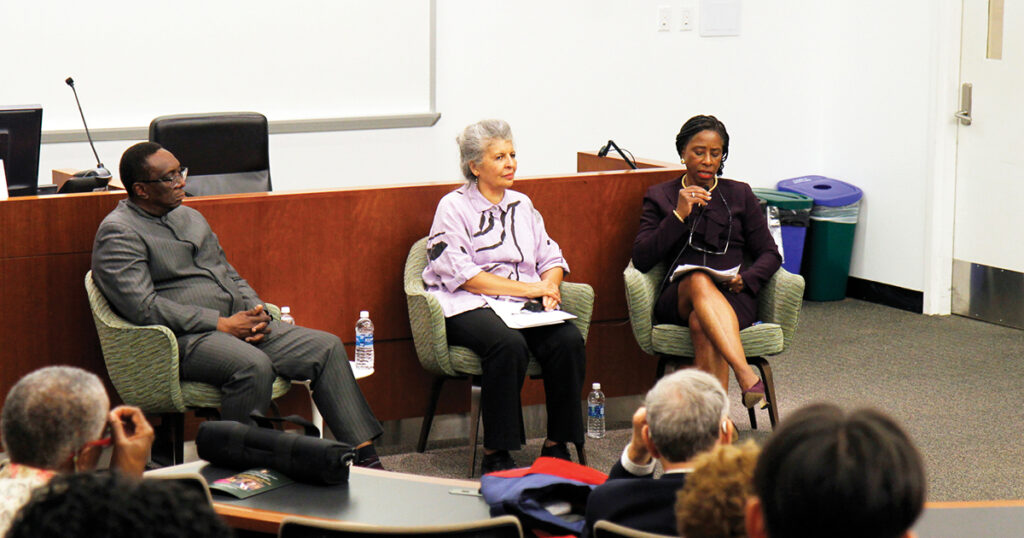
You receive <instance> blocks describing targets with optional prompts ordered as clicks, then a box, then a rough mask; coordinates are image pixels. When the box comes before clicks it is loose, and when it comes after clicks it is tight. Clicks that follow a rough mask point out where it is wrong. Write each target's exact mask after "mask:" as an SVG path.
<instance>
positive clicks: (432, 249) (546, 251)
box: [423, 183, 569, 318]
mask: <svg viewBox="0 0 1024 538" xmlns="http://www.w3.org/2000/svg"><path fill="white" fill-rule="evenodd" d="M427 258H428V262H427V268H426V269H424V270H423V282H424V284H426V286H427V290H428V291H430V292H431V293H433V294H434V295H435V296H436V297H437V299H438V301H439V302H440V303H441V309H442V310H443V311H444V316H445V317H446V318H450V317H452V316H454V315H456V314H461V313H463V312H467V311H469V310H473V309H475V308H480V307H482V306H484V305H486V304H487V303H486V301H484V298H483V296H482V295H479V294H476V293H470V292H468V291H466V290H463V289H459V286H461V285H462V284H463V283H465V282H466V281H467V280H469V279H471V278H473V277H474V276H476V275H477V274H478V273H480V272H481V271H487V272H488V273H491V274H493V275H497V276H501V277H505V278H508V279H510V280H518V281H520V282H538V281H540V275H542V274H543V273H544V272H545V271H547V270H548V269H551V268H553V267H561V268H562V269H563V270H564V271H565V272H566V273H568V272H569V265H568V264H567V263H566V262H565V258H563V257H562V249H561V248H559V246H558V243H555V241H554V240H552V239H551V238H550V237H548V233H547V231H545V230H544V220H543V219H541V217H540V213H538V212H537V211H536V210H535V209H534V208H533V203H532V202H531V201H530V198H529V197H527V196H526V195H525V194H523V193H520V192H516V191H513V190H506V191H505V197H504V198H503V199H502V200H501V202H500V203H498V204H492V203H491V202H490V201H488V200H487V199H486V198H484V196H483V194H481V193H480V190H479V189H477V186H476V183H468V184H466V185H463V186H462V187H460V188H458V189H456V190H455V191H452V192H450V193H448V194H446V195H445V196H444V198H441V201H440V202H438V204H437V212H436V213H434V224H433V225H431V227H430V236H429V238H428V239H427ZM502 299H511V300H521V301H523V300H525V299H523V298H519V297H502Z"/></svg>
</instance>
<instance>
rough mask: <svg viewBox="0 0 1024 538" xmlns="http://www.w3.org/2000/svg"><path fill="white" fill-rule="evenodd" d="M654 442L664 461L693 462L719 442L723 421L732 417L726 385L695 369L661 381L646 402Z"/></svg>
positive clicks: (679, 372)
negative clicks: (724, 387) (730, 415)
mask: <svg viewBox="0 0 1024 538" xmlns="http://www.w3.org/2000/svg"><path fill="white" fill-rule="evenodd" d="M644 405H646V406H647V424H648V426H649V428H650V430H651V440H652V441H653V442H654V446H655V448H657V449H658V452H661V455H662V457H664V458H665V459H667V460H669V461H671V462H673V463H682V462H685V461H689V460H690V459H691V458H693V457H694V456H696V455H697V454H699V453H701V452H703V451H705V450H708V449H710V448H711V447H712V446H714V445H715V441H716V440H718V431H719V428H720V427H721V424H722V421H723V420H725V418H726V417H727V416H729V399H728V396H727V395H726V394H725V390H724V389H722V384H721V383H719V382H718V380H717V379H715V378H714V376H712V375H711V374H709V373H707V372H702V371H700V370H697V369H695V368H687V369H685V370H679V371H677V372H673V373H672V374H670V375H667V376H665V377H663V378H661V379H660V380H659V381H658V382H657V383H656V384H655V385H654V388H652V389H651V390H650V391H648V392H647V396H646V397H645V399H644Z"/></svg>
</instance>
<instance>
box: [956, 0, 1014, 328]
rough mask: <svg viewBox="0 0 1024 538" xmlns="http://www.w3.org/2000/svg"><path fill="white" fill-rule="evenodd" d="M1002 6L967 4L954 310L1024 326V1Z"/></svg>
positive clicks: (996, 0) (996, 1) (969, 0)
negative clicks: (967, 95)
mask: <svg viewBox="0 0 1024 538" xmlns="http://www.w3.org/2000/svg"><path fill="white" fill-rule="evenodd" d="M1001 5H1003V0H964V2H963V27H962V28H963V35H962V38H963V40H962V45H961V59H960V80H961V83H962V84H963V83H968V84H970V85H971V86H972V91H971V94H972V95H971V110H970V116H971V122H970V125H964V123H965V122H963V121H961V122H960V123H961V124H960V125H959V127H958V128H957V129H958V132H957V170H956V209H955V220H954V233H953V259H954V261H953V312H954V313H956V314H962V315H969V316H972V317H976V318H979V319H985V320H986V321H992V322H995V323H1002V324H1006V325H1012V326H1018V327H1024V300H1022V298H1024V2H1021V1H1019V0H1006V2H1005V10H1000V9H999V8H1000V6H1001ZM999 11H1003V13H1002V23H1001V24H1000V14H999V13H998V12H999ZM1000 33H1001V36H1002V37H1001V39H1000V38H999V34H1000ZM990 38H991V39H990ZM1000 42H1001V43H1000ZM1000 44H1001V59H996V58H992V57H990V56H993V55H995V56H999V48H1000V46H999V45H1000ZM964 106H965V103H961V108H963V107H964Z"/></svg>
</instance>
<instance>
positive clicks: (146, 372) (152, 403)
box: [93, 312, 186, 413]
mask: <svg viewBox="0 0 1024 538" xmlns="http://www.w3.org/2000/svg"><path fill="white" fill-rule="evenodd" d="M93 320H94V321H95V322H96V331H97V333H98V334H99V338H100V347H101V348H102V349H103V361H104V362H105V363H106V365H107V375H109V376H110V381H111V382H112V383H113V384H114V388H115V389H117V394H118V395H119V396H120V397H121V399H122V400H123V401H124V403H126V404H128V405H134V406H137V407H139V408H141V409H142V410H143V411H145V412H147V413H166V412H172V411H177V412H185V410H186V407H185V399H184V396H183V395H182V393H181V380H180V379H179V370H178V340H177V338H175V336H174V333H173V332H172V331H171V330H170V329H168V328H167V327H164V326H163V325H145V326H138V325H132V324H131V323H129V322H127V321H125V320H122V319H120V318H117V319H110V318H101V317H100V316H98V315H97V314H96V313H95V312H93Z"/></svg>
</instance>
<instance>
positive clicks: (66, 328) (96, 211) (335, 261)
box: [0, 169, 679, 420]
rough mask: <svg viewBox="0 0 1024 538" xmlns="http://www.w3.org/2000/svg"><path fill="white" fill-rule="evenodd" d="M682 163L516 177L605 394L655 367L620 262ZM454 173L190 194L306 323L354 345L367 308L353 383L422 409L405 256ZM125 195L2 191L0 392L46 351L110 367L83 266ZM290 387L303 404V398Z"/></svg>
mask: <svg viewBox="0 0 1024 538" xmlns="http://www.w3.org/2000/svg"><path fill="white" fill-rule="evenodd" d="M678 173H679V171H678V170H676V169H648V170H638V171H620V172H598V173H586V174H577V175H568V176H552V177H539V178H527V179H520V180H518V181H517V182H516V188H517V189H518V190H520V191H522V192H524V193H526V194H527V195H529V196H530V197H531V198H532V199H533V201H534V204H535V205H536V206H537V208H538V209H539V210H540V211H541V213H542V214H543V216H544V219H545V223H546V226H547V229H548V231H549V233H550V234H551V235H552V237H554V238H555V239H556V240H557V241H558V242H559V244H560V245H561V246H562V248H563V250H564V251H565V255H566V258H567V259H568V260H569V265H570V267H571V268H572V274H571V275H570V277H569V280H573V281H578V282H587V283H589V284H591V285H592V286H594V288H595V291H596V294H597V298H596V303H595V307H594V329H593V331H592V334H591V337H590V341H589V345H588V376H587V378H588V382H589V381H590V380H597V381H603V382H604V383H605V385H606V386H607V389H606V392H607V393H608V394H609V395H624V394H638V393H642V392H643V391H645V390H647V388H648V387H649V386H650V384H651V382H652V380H653V371H654V362H653V361H652V360H651V359H650V358H649V357H646V356H645V355H644V354H643V352H641V351H640V349H639V348H638V347H637V346H636V343H635V342H634V341H633V337H632V334H631V333H630V331H629V327H628V324H625V323H624V322H625V320H626V319H627V314H626V307H625V300H624V297H625V295H624V293H625V292H624V290H623V283H622V270H623V268H624V267H625V265H626V263H627V262H628V260H629V255H630V248H631V245H632V241H633V236H634V234H635V231H636V226H637V224H638V222H639V215H640V202H641V199H642V196H643V193H644V191H645V190H646V189H647V187H649V186H650V185H653V184H655V183H659V182H662V181H667V180H668V179H671V178H673V177H676V176H677V175H678ZM457 185H458V184H456V183H449V184H427V185H410V186H397V187H384V188H373V189H339V190H330V191H317V192H298V193H254V194H244V195H235V196H213V197H205V198H193V199H189V200H188V201H187V202H186V203H187V204H188V205H190V206H192V207H194V208H196V209H198V210H199V211H201V212H202V213H203V214H204V215H205V216H206V218H207V220H209V222H210V225H211V226H212V227H213V230H214V232H216V234H217V235H218V237H219V238H220V241H221V243H222V245H223V246H224V250H225V252H226V253H227V255H228V259H229V260H230V261H231V263H232V264H233V265H234V266H235V267H236V268H237V269H238V271H239V273H240V274H242V275H243V276H244V277H245V278H247V279H248V280H249V282H250V283H251V284H252V285H253V287H254V288H255V289H256V290H257V291H258V292H259V293H260V296H261V297H262V298H263V299H264V300H266V301H269V302H273V303H276V304H278V305H289V306H291V307H292V309H293V312H294V313H295V316H296V318H297V319H298V322H299V323H300V324H302V325H306V326H309V327H313V328H317V329H322V330H326V331H330V332H333V333H335V334H337V335H339V336H340V337H341V338H342V340H343V341H345V342H347V343H348V344H349V350H348V351H349V353H350V354H351V352H352V350H351V343H352V341H353V340H354V334H353V330H354V326H355V322H356V318H357V316H358V312H359V310H362V309H368V310H370V312H371V316H372V317H373V319H374V323H375V324H376V326H377V330H376V345H377V354H378V366H377V369H378V374H377V375H374V376H372V377H371V378H369V379H366V380H363V381H361V382H360V386H361V387H362V388H363V391H364V393H365V394H366V396H367V398H368V399H369V400H370V404H371V406H372V407H373V409H374V411H375V412H376V413H377V415H378V416H379V417H380V418H381V419H382V420H391V419H398V418H407V417H418V416H421V415H422V412H423V406H424V403H425V402H426V398H427V391H428V387H429V376H428V374H426V372H424V371H423V369H422V368H421V367H420V365H419V361H418V359H417V358H416V355H415V351H414V349H413V346H412V341H411V337H410V328H409V321H408V313H407V310H406V303H405V295H404V292H403V289H402V270H403V266H404V263H405V258H406V255H407V253H408V250H409V246H410V245H412V243H413V242H415V241H416V240H417V239H419V238H420V237H423V236H425V235H426V234H427V233H428V231H429V227H430V223H431V221H432V219H433V214H434V209H435V207H436V205H437V202H438V200H440V198H441V197H442V196H444V194H446V193H447V192H449V191H451V190H452V189H454V188H455V187H456V186H457ZM123 197H124V193H91V194H74V195H61V196H48V197H29V198H21V199H15V200H8V201H5V202H0V229H2V230H4V232H3V233H2V234H0V271H2V273H0V274H3V275H4V279H3V284H2V285H0V305H3V307H2V308H0V323H2V325H0V326H2V327H4V330H3V331H0V364H2V365H3V367H2V368H0V398H2V397H5V396H6V393H7V391H8V390H9V389H10V387H11V385H13V383H14V382H15V381H16V380H17V379H18V378H20V377H21V376H22V375H24V374H25V373H27V372H29V371H31V370H34V369H36V368H39V367H42V366H45V365H50V364H72V365H76V366H81V367H83V368H86V369H88V370H91V371H94V372H96V373H98V374H99V375H100V376H101V377H103V378H106V372H105V368H104V365H103V362H102V356H101V354H100V350H99V344H98V339H97V337H96V331H95V327H94V325H93V322H92V318H91V314H90V312H89V309H88V303H87V301H86V297H85V291H84V288H83V284H82V278H83V277H84V275H85V273H86V271H88V270H89V260H90V254H91V250H92V239H93V236H94V234H95V231H96V228H97V226H98V225H99V222H100V221H101V220H102V218H103V216H104V215H106V213H107V212H109V211H110V210H111V209H112V208H113V207H114V206H115V205H116V203H117V201H118V200H120V199H121V198H123ZM647 370H650V371H649V372H648V371H647ZM612 379H614V380H616V382H615V383H610V382H609V380H612ZM457 383H459V382H453V384H457ZM467 392H468V391H462V390H458V389H454V388H452V389H449V390H446V391H445V393H444V396H443V398H442V402H441V407H440V408H439V412H442V413H446V412H461V411H465V410H467V409H468V398H467V397H465V393H467ZM290 400H295V401H296V402H300V404H302V405H305V404H303V403H302V402H303V401H304V398H300V397H296V398H293V399H290ZM540 401H543V391H542V389H541V384H540V383H528V384H527V387H526V388H525V389H524V402H526V403H537V402H540Z"/></svg>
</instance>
